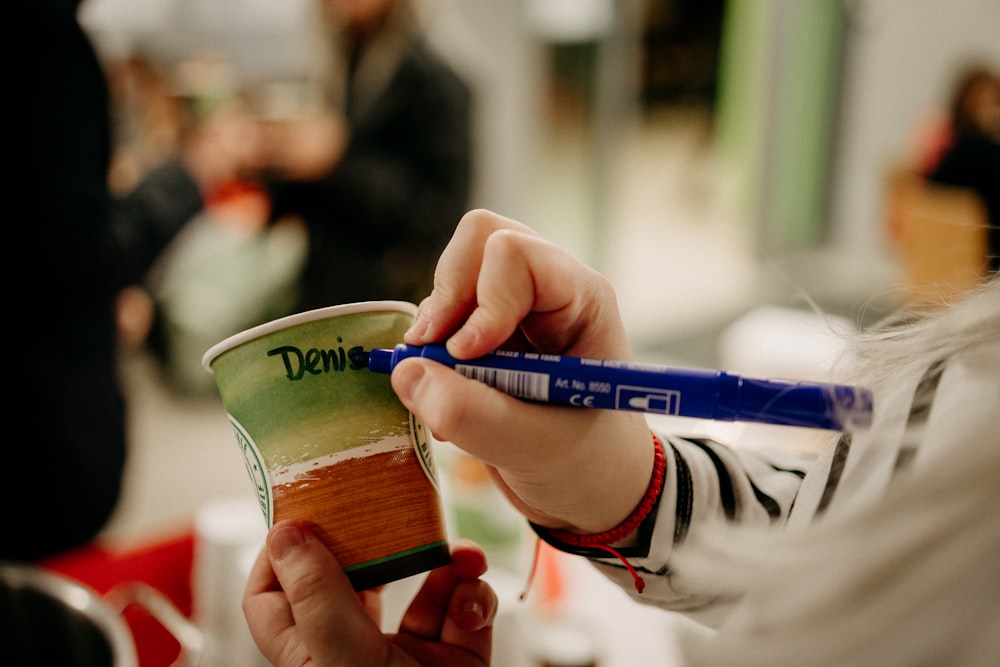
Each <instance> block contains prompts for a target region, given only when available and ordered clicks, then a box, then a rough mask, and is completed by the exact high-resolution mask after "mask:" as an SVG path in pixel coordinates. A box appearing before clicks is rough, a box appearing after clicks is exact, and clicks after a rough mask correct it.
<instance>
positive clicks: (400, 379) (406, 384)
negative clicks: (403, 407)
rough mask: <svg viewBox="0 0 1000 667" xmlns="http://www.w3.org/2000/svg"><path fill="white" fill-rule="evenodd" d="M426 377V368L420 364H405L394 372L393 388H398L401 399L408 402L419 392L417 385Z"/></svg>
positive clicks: (397, 393)
mask: <svg viewBox="0 0 1000 667" xmlns="http://www.w3.org/2000/svg"><path fill="white" fill-rule="evenodd" d="M423 377H424V368H423V366H421V365H420V364H405V365H403V366H401V367H400V368H397V369H396V370H395V371H394V372H393V374H392V388H393V389H394V390H396V395H397V396H399V400H401V401H403V402H404V403H406V402H408V401H409V400H410V399H411V398H413V397H414V396H415V395H416V393H417V385H418V384H420V381H421V380H422V379H423Z"/></svg>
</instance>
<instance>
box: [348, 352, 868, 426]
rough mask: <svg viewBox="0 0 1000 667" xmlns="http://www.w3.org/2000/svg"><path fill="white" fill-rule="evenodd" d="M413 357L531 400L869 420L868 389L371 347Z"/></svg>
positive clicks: (804, 421)
mask: <svg viewBox="0 0 1000 667" xmlns="http://www.w3.org/2000/svg"><path fill="white" fill-rule="evenodd" d="M410 357H424V358H426V359H432V360H434V361H437V362H439V363H442V364H444V365H446V366H449V367H451V368H454V369H455V370H456V371H458V372H459V373H461V374H462V375H464V376H466V377H469V378H472V379H474V380H478V381H480V382H484V383H485V384H488V385H489V386H491V387H493V388H495V389H498V390H500V391H503V392H505V393H507V394H510V395H511V396H515V397H517V398H520V399H524V400H527V401H536V402H540V403H551V404H554V405H574V406H579V407H588V408H603V409H607V410H633V411H636V412H646V413H650V414H661V415H674V416H679V417H694V418H699V419H714V420H722V421H748V422H760V423H766V424H781V425H785V426H805V427H810V428H820V429H830V430H844V429H858V428H866V427H868V426H869V425H870V424H871V414H872V395H871V392H870V391H868V390H867V389H864V388H861V387H851V386H848V385H838V384H824V383H816V382H787V381H783V380H762V379H754V378H745V377H741V376H739V375H735V374H732V373H726V372H724V371H716V370H702V369H694V368H676V367H669V366H656V365H652V364H643V363H635V362H624V361H605V360H600V359H584V358H580V357H569V356H561V355H554V354H539V353H534V352H509V351H505V350H498V351H496V352H495V353H493V354H489V355H486V356H483V357H479V358H477V359H471V360H463V359H455V358H454V357H452V356H451V355H450V354H448V352H447V351H446V350H445V348H444V346H443V345H427V346H423V347H421V346H416V345H397V346H396V347H395V349H392V350H382V349H375V350H372V351H371V355H370V357H369V360H368V367H369V368H370V369H371V370H372V371H374V372H376V373H391V372H392V369H393V368H394V367H395V366H396V364H397V363H399V362H400V361H402V360H403V359H408V358H410Z"/></svg>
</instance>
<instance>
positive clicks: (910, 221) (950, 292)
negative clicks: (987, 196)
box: [886, 170, 989, 308]
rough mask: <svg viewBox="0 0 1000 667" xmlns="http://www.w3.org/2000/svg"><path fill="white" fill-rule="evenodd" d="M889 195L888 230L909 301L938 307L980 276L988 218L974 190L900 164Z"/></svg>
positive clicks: (985, 268) (984, 260)
mask: <svg viewBox="0 0 1000 667" xmlns="http://www.w3.org/2000/svg"><path fill="white" fill-rule="evenodd" d="M887 195H888V202H887V204H888V209H887V217H886V225H887V232H888V235H889V238H890V241H891V242H892V245H893V246H894V248H895V250H896V251H897V252H898V253H899V258H900V263H901V270H902V280H903V288H904V299H905V301H906V304H907V305H908V306H912V307H917V308H933V307H937V306H940V305H943V304H945V303H947V302H949V301H954V300H955V299H956V298H960V297H961V295H962V294H963V293H964V292H966V291H967V290H969V289H970V288H972V287H975V286H976V285H978V284H980V283H981V282H982V281H983V279H984V278H985V277H986V275H987V272H988V266H989V263H988V258H987V254H988V241H987V224H988V219H987V216H986V209H985V207H984V206H983V203H982V201H981V200H980V199H979V197H978V196H977V195H976V193H975V192H973V191H971V190H967V189H965V188H957V187H949V186H943V185H938V184H935V183H930V182H927V181H926V180H924V179H923V178H921V177H920V176H918V175H916V174H913V173H912V172H908V171H905V170H901V171H898V172H895V173H893V174H892V175H891V176H890V179H889V186H888V193H887Z"/></svg>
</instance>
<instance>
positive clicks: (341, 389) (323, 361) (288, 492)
mask: <svg viewBox="0 0 1000 667" xmlns="http://www.w3.org/2000/svg"><path fill="white" fill-rule="evenodd" d="M415 314H416V306H414V305H413V304H411V303H406V302H400V301H369V302H362V303H353V304H345V305H341V306H331V307H329V308H322V309H318V310H311V311H307V312H303V313H299V314H296V315H291V316H288V317H284V318H281V319H278V320H275V321H273V322H269V323H267V324H262V325H260V326H257V327H254V328H252V329H248V330H246V331H243V332H241V333H238V334H236V335H234V336H232V337H230V338H227V339H226V340H224V341H222V342H220V343H218V344H217V345H215V346H213V347H212V348H211V349H210V350H208V352H206V353H205V356H204V358H203V360H202V363H203V365H204V366H205V368H206V369H208V370H209V371H210V372H211V373H213V374H214V376H215V381H216V384H217V386H218V388H219V394H220V395H221V397H222V402H223V404H224V405H225V408H226V411H227V413H228V414H229V420H230V422H231V423H232V426H233V430H234V432H235V435H236V441H237V444H238V445H239V447H240V450H241V451H242V453H243V457H244V460H245V462H246V469H247V473H248V474H249V476H250V480H251V482H252V483H253V488H254V491H255V493H256V494H257V500H258V502H259V503H260V509H261V512H262V513H263V515H264V520H265V521H266V523H267V525H268V526H271V525H273V524H274V523H275V522H277V521H281V520H283V519H296V520H300V521H303V522H305V523H306V524H308V525H309V526H310V528H311V529H312V530H313V531H314V532H315V534H316V535H317V536H318V537H319V539H321V540H322V541H323V542H324V544H326V545H327V547H328V548H329V549H330V550H331V551H332V552H333V554H334V556H336V558H337V560H338V561H339V562H340V564H341V566H342V567H343V568H344V570H345V572H346V573H347V576H348V577H349V578H350V580H351V583H352V584H353V585H354V588H355V589H356V590H364V589H367V588H371V587H374V586H378V585H381V584H385V583H388V582H391V581H395V580H397V579H403V578H405V577H408V576H411V575H415V574H419V573H421V572H424V571H427V570H430V569H433V568H436V567H439V566H441V565H445V564H446V563H448V560H449V551H448V542H447V535H446V532H445V521H444V511H443V506H442V502H441V495H440V491H439V485H438V481H437V477H436V472H435V469H434V462H433V458H432V453H431V444H430V437H429V433H428V432H427V431H426V430H425V429H424V427H423V425H422V424H421V423H420V422H419V421H418V420H417V419H416V418H415V417H414V416H413V415H412V414H411V413H410V412H409V411H408V410H407V409H406V408H405V407H404V406H403V404H402V403H400V402H399V399H398V398H397V397H396V394H395V393H394V392H393V390H392V386H391V384H390V382H389V376H388V375H384V374H379V373H373V372H371V371H370V370H368V353H369V352H370V351H371V350H372V349H373V348H391V347H393V346H394V345H396V344H397V343H400V342H402V339H403V334H404V332H405V331H406V330H407V329H408V328H409V326H410V325H411V324H412V322H413V318H414V316H415Z"/></svg>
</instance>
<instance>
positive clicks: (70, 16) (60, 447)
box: [0, 0, 247, 560]
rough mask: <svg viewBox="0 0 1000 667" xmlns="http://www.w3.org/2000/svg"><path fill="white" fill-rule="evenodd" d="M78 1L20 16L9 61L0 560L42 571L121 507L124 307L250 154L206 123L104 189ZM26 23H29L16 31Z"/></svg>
mask: <svg viewBox="0 0 1000 667" xmlns="http://www.w3.org/2000/svg"><path fill="white" fill-rule="evenodd" d="M79 4H80V2H79V0H39V1H38V2H33V3H27V4H26V5H24V6H21V7H19V8H18V9H17V10H16V12H17V14H18V16H19V18H20V17H23V19H24V20H23V22H21V21H19V22H18V23H17V25H18V29H19V30H23V32H24V34H25V35H26V36H27V37H28V42H27V43H30V44H32V47H31V53H30V55H26V54H17V55H16V59H15V58H14V57H12V56H8V60H7V62H8V65H9V69H10V70H11V72H12V73H13V79H12V80H11V81H10V83H9V90H10V91H12V92H14V93H16V95H14V97H13V98H12V100H13V99H16V103H11V104H10V105H9V106H8V118H10V119H12V120H11V122H12V124H11V126H10V127H8V128H7V129H8V131H7V139H6V140H7V141H9V142H10V144H11V146H10V148H9V149H8V151H6V154H7V155H8V157H9V158H11V161H12V165H13V166H14V169H13V174H14V176H13V183H12V184H11V185H10V190H9V196H8V202H11V204H12V205H13V206H14V207H15V210H20V213H19V215H16V216H14V218H13V219H12V220H11V226H12V227H13V229H14V240H13V242H8V243H6V244H4V245H5V248H6V249H7V253H8V257H7V261H5V262H4V264H5V266H7V267H17V268H16V273H15V274H14V275H12V276H10V277H9V279H8V280H9V281H10V284H11V285H12V289H11V292H12V297H13V299H12V304H11V311H10V313H11V314H12V315H13V316H14V317H15V318H16V319H17V322H18V325H17V327H18V331H17V335H16V351H15V352H14V354H13V356H14V372H13V374H12V377H15V378H17V379H18V385H17V387H16V390H15V395H14V400H13V403H12V404H10V405H11V409H10V410H9V411H8V414H9V419H8V422H7V423H8V425H9V426H10V427H11V432H12V433H16V434H18V435H17V437H16V438H14V437H10V438H8V440H7V445H5V447H4V461H5V466H6V469H7V470H8V471H10V472H11V474H10V475H9V476H8V481H7V483H6V484H5V485H4V489H5V491H4V493H5V496H4V498H3V505H4V506H5V507H7V508H8V509H9V510H10V511H9V512H8V513H7V516H8V521H7V526H6V528H7V530H6V531H5V535H6V536H5V538H4V539H3V541H2V543H0V544H2V547H0V558H5V559H15V560H36V559H40V558H44V557H46V556H50V555H54V554H57V553H59V552H62V551H65V550H67V549H70V548H73V547H77V546H80V545H83V544H85V543H87V542H88V541H89V540H91V539H93V537H94V536H95V535H96V534H97V533H98V532H99V531H100V530H101V528H102V527H103V526H104V525H105V523H106V521H107V520H108V518H109V517H110V515H111V513H112V511H113V510H114V508H115V505H116V503H117V501H118V497H119V492H120V489H121V483H122V473H123V469H124V464H125V457H126V424H125V406H124V402H123V396H122V392H121V389H120V387H119V378H118V374H117V368H116V359H117V349H118V347H117V346H118V342H119V331H118V327H117V322H116V304H117V300H118V298H119V295H120V294H121V292H122V290H123V288H125V287H126V286H128V285H132V284H135V283H137V282H139V281H141V280H142V276H143V275H144V273H145V272H146V271H147V270H148V269H149V267H150V266H151V264H152V263H153V262H154V261H155V260H156V258H157V256H158V255H159V253H160V252H161V251H162V250H163V248H164V247H165V246H166V245H167V244H168V243H169V242H170V240H171V239H172V238H173V237H174V236H175V235H176V233H177V232H178V231H179V230H180V229H181V228H182V227H183V226H184V224H185V223H186V222H187V221H188V220H189V219H190V218H191V217H192V216H193V215H194V214H195V213H196V212H197V211H198V210H200V209H201V208H202V207H203V205H204V197H205V193H207V192H211V191H212V190H213V189H214V188H215V187H216V185H217V184H218V183H220V182H225V181H227V180H229V179H230V178H231V177H232V174H233V172H234V170H235V169H237V168H238V166H239V165H240V164H241V162H242V161H243V160H244V159H245V158H246V156H245V155H244V153H245V151H246V144H247V142H246V141H245V138H244V137H243V136H242V132H240V131H239V128H238V127H229V128H227V129H225V130H223V129H222V128H219V127H214V126H213V127H206V128H204V129H203V131H201V132H199V133H198V134H197V136H196V137H192V140H191V141H190V143H188V144H187V145H186V146H185V148H184V150H183V152H182V153H181V154H180V155H179V156H178V159H176V160H174V161H171V162H169V163H167V164H164V165H162V166H160V167H158V168H156V169H154V170H153V171H151V172H150V173H149V174H148V175H147V176H146V178H145V179H144V180H143V181H142V182H141V183H140V184H139V185H138V186H137V187H136V188H135V189H134V190H132V191H131V192H129V193H128V194H127V195H124V196H122V197H120V198H119V197H112V195H111V194H110V191H109V183H108V181H109V167H110V163H111V151H112V132H111V122H110V109H109V95H108V87H107V82H106V77H105V73H104V71H103V70H102V65H101V63H100V61H99V60H98V57H97V55H96V53H95V51H94V49H93V47H92V45H91V43H90V41H89V40H88V38H87V36H86V35H85V33H84V31H83V30H82V29H81V27H80V25H79V23H78V21H77V16H76V15H77V10H78V8H79ZM22 26H23V27H22Z"/></svg>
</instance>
